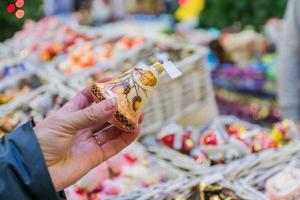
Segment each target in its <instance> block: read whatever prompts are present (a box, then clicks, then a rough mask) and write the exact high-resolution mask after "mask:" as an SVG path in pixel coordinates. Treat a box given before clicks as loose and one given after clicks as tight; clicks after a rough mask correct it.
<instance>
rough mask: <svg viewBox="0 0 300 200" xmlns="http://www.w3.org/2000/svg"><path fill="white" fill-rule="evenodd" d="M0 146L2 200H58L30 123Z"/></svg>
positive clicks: (7, 136)
mask: <svg viewBox="0 0 300 200" xmlns="http://www.w3.org/2000/svg"><path fill="white" fill-rule="evenodd" d="M0 142H1V144H0V199H1V200H27V199H37V200H40V199H42V200H44V199H49V200H52V199H53V200H57V199H59V197H58V195H57V194H56V192H55V189H54V186H53V184H52V181H51V178H50V175H49V172H48V168H47V166H46V163H45V160H44V157H43V154H42V151H41V149H40V146H39V143H38V141H37V138H36V136H35V133H34V131H33V128H32V123H31V122H28V123H26V124H24V125H23V126H21V127H19V128H17V129H16V130H14V131H13V132H12V133H9V134H7V135H5V136H4V137H3V138H1V139H0Z"/></svg>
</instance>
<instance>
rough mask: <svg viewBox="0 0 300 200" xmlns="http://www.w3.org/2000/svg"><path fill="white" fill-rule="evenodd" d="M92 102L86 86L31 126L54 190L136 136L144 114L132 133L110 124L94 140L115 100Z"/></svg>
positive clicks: (116, 151)
mask: <svg viewBox="0 0 300 200" xmlns="http://www.w3.org/2000/svg"><path fill="white" fill-rule="evenodd" d="M92 102H93V98H92V95H91V92H90V88H85V89H84V90H83V91H81V92H80V93H79V94H78V95H77V96H75V97H74V98H73V99H71V100H70V101H69V102H68V103H67V104H66V105H65V106H63V107H62V108H61V109H60V110H58V111H57V112H55V113H53V114H52V115H51V116H49V117H48V118H46V119H45V120H44V121H42V122H40V123H38V124H37V125H36V127H35V128H34V130H35V133H36V136H37V138H38V141H39V143H40V146H41V149H42V152H43V154H44V157H45V160H46V163H47V166H48V169H49V172H50V176H51V178H52V181H53V184H54V187H55V189H56V191H60V190H62V189H64V188H66V187H68V186H70V185H71V184H74V183H75V182H76V181H77V180H79V179H80V178H81V177H82V176H84V175H85V174H86V173H87V172H89V171H90V170H91V169H93V168H94V167H96V166H98V165H99V164H100V163H102V162H103V161H105V160H107V159H108V158H110V157H112V156H113V155H115V154H116V153H118V152H120V151H121V150H122V149H123V148H125V147H126V146H127V145H129V144H130V143H131V142H133V141H134V140H135V139H136V137H137V135H138V132H139V130H140V123H141V121H142V118H143V116H141V117H140V120H139V125H138V127H137V131H136V132H135V133H126V132H123V131H120V130H119V129H117V128H116V127H113V128H110V129H108V130H106V131H104V132H103V133H101V134H100V135H99V137H98V141H97V140H96V139H95V137H94V136H93V134H94V133H97V132H98V131H100V130H102V129H103V128H104V127H105V126H107V125H108V124H107V121H108V120H110V119H111V118H112V117H113V115H114V113H115V112H116V110H117V103H116V100H114V99H107V100H105V101H102V102H100V103H98V104H92Z"/></svg>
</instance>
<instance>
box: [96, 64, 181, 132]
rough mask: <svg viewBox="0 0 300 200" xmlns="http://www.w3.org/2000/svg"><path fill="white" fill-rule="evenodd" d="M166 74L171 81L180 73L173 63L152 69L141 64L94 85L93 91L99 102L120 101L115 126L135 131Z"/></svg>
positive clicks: (153, 66)
mask: <svg viewBox="0 0 300 200" xmlns="http://www.w3.org/2000/svg"><path fill="white" fill-rule="evenodd" d="M164 71H166V72H167V73H168V74H169V75H170V77H171V78H176V77H177V76H179V75H180V74H181V73H180V72H179V71H178V69H177V68H176V67H175V66H174V65H173V64H172V63H171V62H164V63H161V62H155V63H154V64H152V65H151V66H147V65H144V64H139V65H137V66H136V67H135V68H133V69H130V70H128V71H126V72H124V73H122V74H121V75H119V76H118V77H116V78H114V79H112V80H111V81H109V82H106V83H94V84H93V85H92V86H91V91H92V94H93V96H94V100H95V102H96V103H98V102H100V101H103V100H105V99H108V98H115V99H117V103H118V110H117V112H116V113H115V115H114V117H113V119H112V120H111V121H109V122H110V123H111V124H112V125H114V126H116V127H118V128H119V129H121V130H123V131H126V132H134V131H135V130H136V125H137V123H138V118H139V115H140V114H141V111H142V108H143V107H144V106H145V104H146V103H147V102H148V101H149V98H150V97H151V95H152V93H153V91H154V89H155V88H156V87H157V85H158V82H159V76H160V75H161V74H162V73H163V72H164Z"/></svg>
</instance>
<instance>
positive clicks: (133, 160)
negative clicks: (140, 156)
mask: <svg viewBox="0 0 300 200" xmlns="http://www.w3.org/2000/svg"><path fill="white" fill-rule="evenodd" d="M124 158H125V160H126V161H127V162H128V163H130V164H134V163H136V161H137V158H136V157H135V156H133V155H131V154H129V153H125V154H124Z"/></svg>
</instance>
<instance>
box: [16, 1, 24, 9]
mask: <svg viewBox="0 0 300 200" xmlns="http://www.w3.org/2000/svg"><path fill="white" fill-rule="evenodd" d="M16 6H17V7H18V8H22V7H23V6H24V0H17V2H16Z"/></svg>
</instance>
